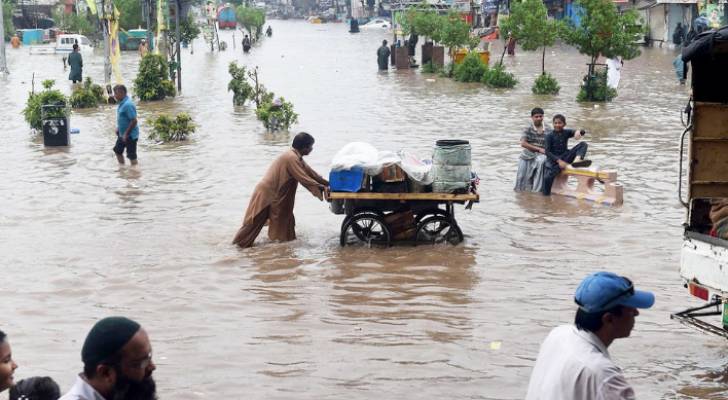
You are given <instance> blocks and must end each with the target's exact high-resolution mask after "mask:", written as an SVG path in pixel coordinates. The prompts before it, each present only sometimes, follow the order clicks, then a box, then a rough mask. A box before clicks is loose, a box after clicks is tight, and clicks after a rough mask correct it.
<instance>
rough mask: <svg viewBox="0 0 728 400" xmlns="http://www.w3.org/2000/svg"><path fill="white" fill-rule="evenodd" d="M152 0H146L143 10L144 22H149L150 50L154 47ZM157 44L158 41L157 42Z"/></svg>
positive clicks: (148, 42)
mask: <svg viewBox="0 0 728 400" xmlns="http://www.w3.org/2000/svg"><path fill="white" fill-rule="evenodd" d="M153 6H154V5H153V4H152V0H144V9H143V10H142V12H143V13H144V22H145V23H146V24H147V46H148V47H147V48H148V50H151V49H152V37H153V35H152V15H153V13H154V8H153ZM155 45H156V43H155Z"/></svg>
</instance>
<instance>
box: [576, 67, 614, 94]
mask: <svg viewBox="0 0 728 400" xmlns="http://www.w3.org/2000/svg"><path fill="white" fill-rule="evenodd" d="M587 89H589V90H587ZM615 97H617V90H616V89H612V88H610V87H609V86H607V71H606V70H604V71H596V72H595V73H594V76H593V77H592V79H588V78H587V77H585V78H584V81H583V83H582V85H581V88H580V89H579V94H578V95H577V96H576V101H612V99H613V98H615Z"/></svg>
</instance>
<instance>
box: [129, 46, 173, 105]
mask: <svg viewBox="0 0 728 400" xmlns="http://www.w3.org/2000/svg"><path fill="white" fill-rule="evenodd" d="M134 93H136V95H137V96H138V97H139V99H140V100H143V101H146V100H163V99H164V98H165V97H167V96H172V97H174V95H175V94H176V90H175V88H174V83H172V81H171V80H169V64H167V61H166V60H165V59H164V57H163V56H161V55H159V54H153V53H147V54H146V55H145V56H144V58H142V61H141V62H140V63H139V73H138V74H137V77H136V79H134Z"/></svg>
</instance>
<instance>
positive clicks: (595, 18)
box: [563, 0, 644, 100]
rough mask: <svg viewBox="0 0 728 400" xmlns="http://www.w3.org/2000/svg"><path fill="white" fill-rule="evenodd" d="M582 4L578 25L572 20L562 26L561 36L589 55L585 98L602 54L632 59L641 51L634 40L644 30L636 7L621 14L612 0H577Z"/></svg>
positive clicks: (590, 97)
mask: <svg viewBox="0 0 728 400" xmlns="http://www.w3.org/2000/svg"><path fill="white" fill-rule="evenodd" d="M576 4H578V5H580V6H581V8H582V13H581V16H580V17H581V18H580V25H579V26H578V27H577V26H575V25H574V24H573V23H572V24H570V25H569V27H568V28H567V29H565V30H564V34H563V37H564V40H565V41H566V42H567V43H569V44H571V45H573V46H574V47H576V48H577V49H578V50H579V52H580V53H582V54H585V55H587V56H589V58H590V60H589V70H588V74H587V79H586V82H585V85H586V92H587V93H586V96H585V99H587V100H594V99H593V96H592V94H593V93H592V90H590V88H591V86H592V84H593V83H594V80H595V79H596V75H595V73H594V64H596V61H597V58H598V57H599V56H600V55H602V56H605V57H608V58H612V57H622V58H623V59H625V60H631V59H633V58H635V57H637V56H639V55H640V51H639V48H638V45H637V44H636V42H637V40H638V39H639V38H640V37H641V36H642V35H643V34H644V30H643V28H642V21H641V19H640V18H639V15H638V14H637V11H635V10H629V11H626V12H624V13H622V14H620V13H619V11H618V10H617V6H616V5H614V3H613V2H612V1H611V0H576Z"/></svg>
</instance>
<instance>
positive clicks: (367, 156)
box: [331, 142, 399, 175]
mask: <svg viewBox="0 0 728 400" xmlns="http://www.w3.org/2000/svg"><path fill="white" fill-rule="evenodd" d="M395 163H399V157H398V156H397V155H396V154H395V153H393V152H391V151H378V150H377V149H376V148H375V147H374V146H372V145H371V144H369V143H364V142H352V143H349V144H347V145H346V146H344V147H342V148H341V150H339V151H338V152H337V153H336V155H335V156H334V158H333V159H332V160H331V170H332V171H341V170H347V169H352V168H354V167H360V168H363V169H364V172H366V173H367V175H377V174H379V173H380V172H382V168H383V167H384V165H388V164H395Z"/></svg>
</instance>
